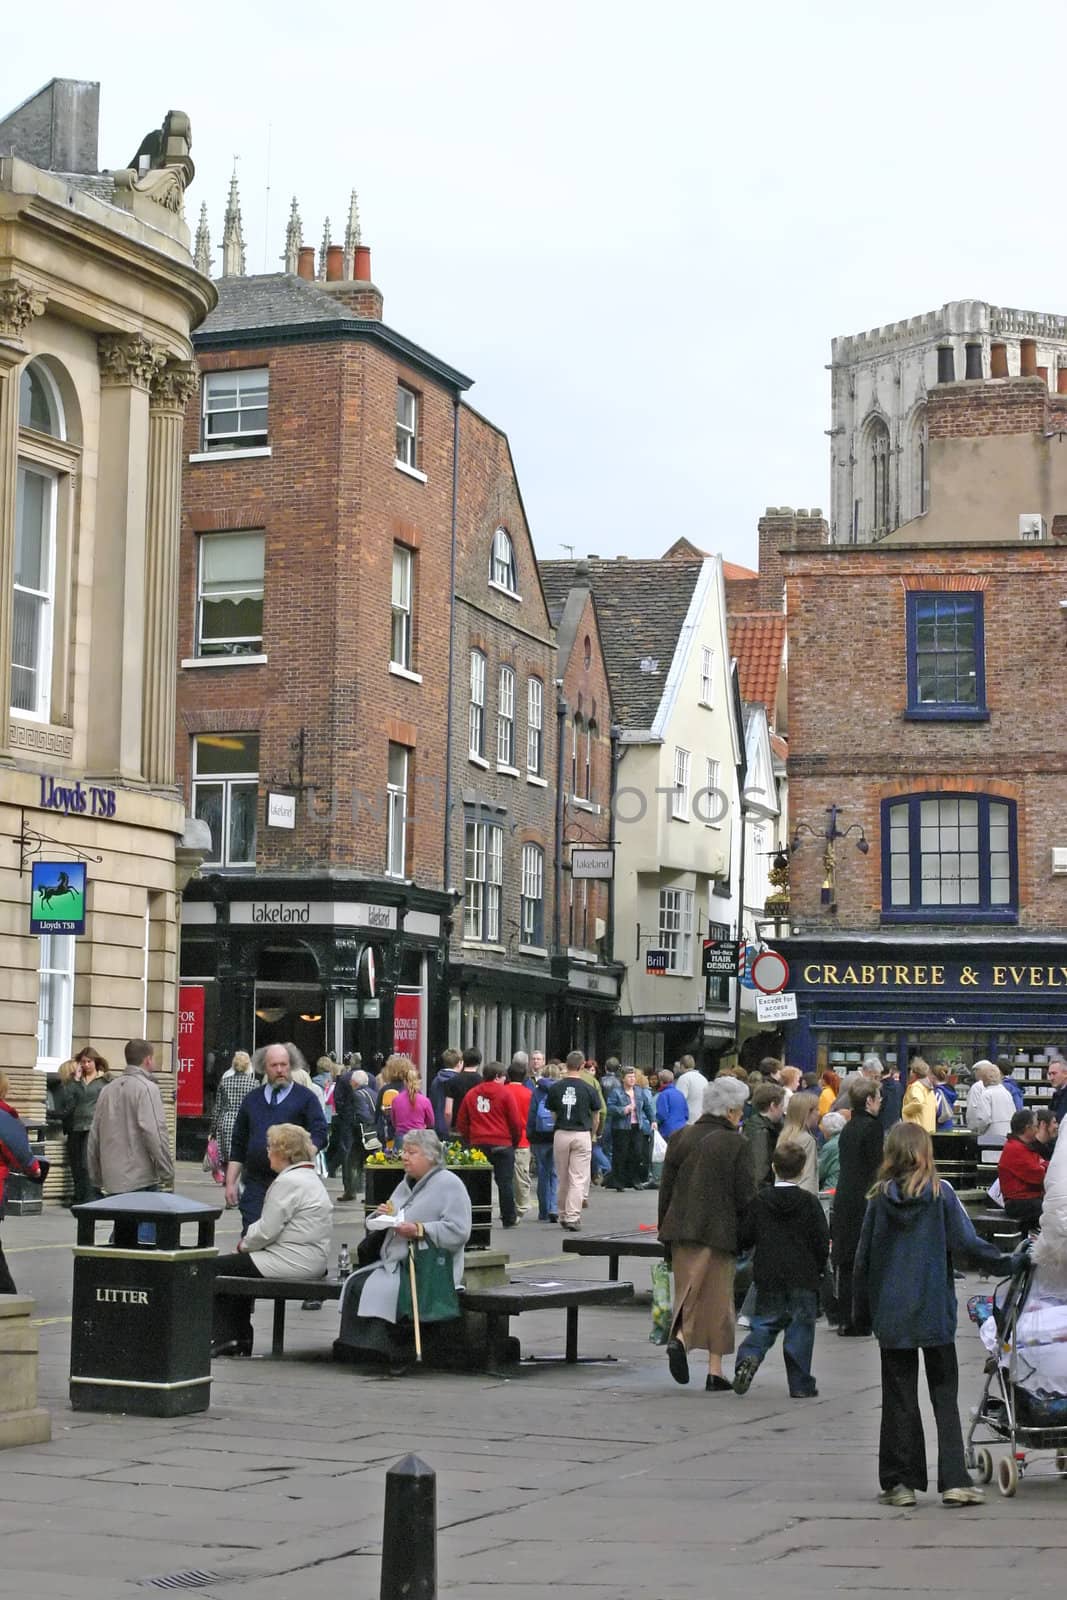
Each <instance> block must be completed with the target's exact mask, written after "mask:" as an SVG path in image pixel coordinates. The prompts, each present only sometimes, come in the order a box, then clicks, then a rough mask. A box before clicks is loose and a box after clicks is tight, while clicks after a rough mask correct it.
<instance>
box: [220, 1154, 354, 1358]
mask: <svg viewBox="0 0 1067 1600" xmlns="http://www.w3.org/2000/svg"><path fill="white" fill-rule="evenodd" d="M267 1159H268V1160H269V1162H270V1168H271V1171H272V1172H273V1173H274V1182H273V1183H272V1184H271V1186H270V1188H269V1189H268V1190H267V1193H266V1196H265V1198H264V1201H263V1211H262V1214H261V1215H260V1217H259V1220H258V1221H256V1222H253V1223H252V1225H251V1227H250V1228H249V1229H248V1231H247V1232H246V1233H245V1235H244V1237H243V1238H241V1239H239V1240H238V1241H237V1250H236V1253H235V1254H234V1255H232V1256H219V1257H218V1259H217V1260H216V1261H215V1262H213V1263H212V1265H213V1267H214V1271H215V1275H216V1277H229V1278H233V1277H237V1278H298V1279H304V1278H306V1279H307V1280H308V1282H309V1283H313V1282H314V1281H315V1280H316V1279H319V1278H324V1277H325V1276H326V1273H327V1271H328V1269H329V1264H330V1228H331V1225H332V1221H333V1206H332V1205H331V1203H330V1197H329V1195H328V1194H327V1193H326V1185H325V1184H324V1183H323V1181H322V1179H321V1178H320V1177H319V1176H318V1174H317V1173H316V1171H315V1146H314V1144H313V1142H312V1139H311V1135H310V1133H308V1131H307V1129H306V1128H300V1127H298V1126H297V1124H296V1123H295V1122H278V1123H275V1124H274V1126H273V1127H270V1128H268V1129H267ZM307 1303H308V1302H305V1304H307ZM316 1303H319V1304H321V1302H314V1301H313V1302H311V1304H316ZM252 1305H253V1302H252V1301H251V1300H248V1299H246V1298H245V1297H244V1296H243V1295H233V1296H230V1295H224V1294H217V1295H216V1296H215V1300H214V1322H213V1326H212V1343H211V1354H212V1356H222V1355H233V1356H250V1355H251V1354H252Z"/></svg>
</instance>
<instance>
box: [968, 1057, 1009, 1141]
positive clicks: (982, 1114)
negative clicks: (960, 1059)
mask: <svg viewBox="0 0 1067 1600" xmlns="http://www.w3.org/2000/svg"><path fill="white" fill-rule="evenodd" d="M1014 1115H1015V1101H1014V1100H1013V1099H1012V1097H1011V1095H1010V1094H1009V1093H1008V1091H1007V1089H1005V1087H1004V1079H1003V1077H1002V1076H1001V1072H1000V1068H999V1067H996V1066H994V1065H993V1063H992V1061H976V1062H975V1064H974V1082H973V1083H972V1085H971V1090H970V1093H969V1094H968V1096H967V1112H966V1121H967V1126H968V1128H970V1130H971V1132H972V1133H976V1134H977V1135H978V1137H979V1139H980V1140H981V1141H982V1142H983V1143H985V1144H997V1143H1000V1144H1003V1142H1004V1140H1005V1139H1006V1138H1007V1137H1008V1134H1009V1133H1010V1132H1011V1119H1012V1117H1013V1116H1014Z"/></svg>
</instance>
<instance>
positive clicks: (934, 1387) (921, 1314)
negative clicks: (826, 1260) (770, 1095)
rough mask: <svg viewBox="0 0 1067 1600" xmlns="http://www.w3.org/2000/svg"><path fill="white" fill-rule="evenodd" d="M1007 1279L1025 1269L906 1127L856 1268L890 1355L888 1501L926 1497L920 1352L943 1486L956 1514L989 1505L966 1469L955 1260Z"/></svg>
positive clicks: (885, 1172) (861, 1297)
mask: <svg viewBox="0 0 1067 1600" xmlns="http://www.w3.org/2000/svg"><path fill="white" fill-rule="evenodd" d="M954 1257H955V1258H957V1259H960V1258H969V1259H970V1260H972V1261H976V1262H978V1261H980V1262H982V1263H983V1264H984V1265H986V1266H988V1267H990V1268H991V1269H992V1270H993V1271H994V1272H1000V1273H1004V1274H1007V1273H1009V1272H1012V1271H1014V1270H1015V1268H1016V1267H1017V1266H1018V1265H1019V1264H1020V1261H1021V1258H1020V1259H1019V1260H1017V1259H1016V1257H1014V1256H1006V1255H1002V1254H1001V1252H1000V1251H999V1250H998V1249H997V1248H996V1247H995V1246H994V1245H991V1244H987V1243H986V1242H985V1240H984V1239H980V1238H979V1237H978V1235H977V1234H976V1233H975V1231H974V1228H973V1227H972V1225H971V1220H970V1218H969V1217H968V1216H967V1213H966V1212H965V1211H964V1209H963V1207H962V1206H961V1205H960V1202H959V1200H958V1199H957V1198H956V1195H955V1193H954V1191H953V1189H952V1187H951V1185H949V1184H947V1183H945V1182H943V1181H942V1180H941V1179H940V1178H939V1177H938V1175H937V1168H936V1167H935V1166H934V1152H933V1144H932V1143H931V1140H930V1135H929V1134H928V1133H927V1132H926V1131H925V1129H923V1128H921V1127H920V1126H919V1125H918V1123H914V1122H901V1123H898V1124H897V1125H896V1127H894V1128H892V1129H890V1131H889V1133H888V1134H887V1136H886V1141H885V1153H884V1158H883V1161H882V1167H881V1170H880V1172H879V1174H878V1181H877V1183H876V1184H875V1186H874V1188H873V1189H872V1190H871V1193H870V1199H869V1202H868V1205H867V1214H866V1216H865V1217H864V1221H863V1231H862V1233H861V1234H860V1242H859V1248H858V1250H857V1252H856V1263H855V1268H854V1294H855V1302H856V1316H857V1321H862V1322H866V1321H867V1320H868V1318H869V1321H870V1325H871V1326H873V1328H874V1333H875V1337H876V1338H877V1340H878V1343H879V1345H880V1346H881V1355H882V1428H881V1437H880V1439H879V1445H878V1477H879V1481H880V1483H881V1486H882V1493H881V1494H880V1495H879V1499H880V1500H882V1501H883V1502H884V1503H885V1504H887V1505H891V1506H913V1505H914V1504H915V1491H916V1490H917V1489H918V1490H925V1489H926V1485H927V1479H926V1441H925V1439H924V1438H923V1429H922V1420H921V1418H920V1415H919V1351H920V1350H921V1351H922V1353H923V1360H924V1362H925V1365H926V1382H927V1385H928V1387H929V1390H930V1401H931V1404H932V1406H933V1409H934V1418H935V1421H936V1423H937V1487H938V1492H939V1493H940V1495H941V1500H942V1503H943V1504H944V1505H946V1506H968V1505H980V1504H981V1502H982V1500H983V1498H984V1496H983V1494H982V1491H981V1489H976V1488H975V1487H974V1486H973V1484H972V1483H971V1478H970V1474H969V1473H968V1471H967V1466H966V1463H965V1461H964V1454H963V1430H962V1428H961V1427H960V1416H959V1403H958V1391H959V1368H958V1365H957V1362H956V1289H955V1283H954V1281H953V1276H952V1273H953V1258H954Z"/></svg>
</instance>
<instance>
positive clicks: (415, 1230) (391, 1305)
mask: <svg viewBox="0 0 1067 1600" xmlns="http://www.w3.org/2000/svg"><path fill="white" fill-rule="evenodd" d="M400 1158H401V1160H402V1161H403V1163H404V1177H403V1180H402V1181H401V1183H400V1184H399V1186H398V1187H397V1188H396V1189H394V1191H393V1194H392V1198H391V1199H390V1200H388V1201H387V1202H386V1204H385V1205H383V1206H379V1207H378V1208H377V1210H376V1211H375V1212H373V1213H372V1217H375V1216H380V1217H386V1216H399V1214H400V1213H401V1212H403V1214H404V1217H403V1221H402V1222H398V1223H397V1224H396V1226H395V1227H392V1228H385V1229H383V1230H382V1231H381V1232H380V1233H377V1234H375V1233H374V1232H370V1231H368V1233H367V1236H366V1239H365V1240H364V1241H363V1244H362V1245H361V1247H360V1259H361V1260H362V1259H365V1258H366V1255H367V1252H368V1248H375V1247H376V1240H377V1239H381V1240H382V1241H383V1242H382V1245H381V1254H380V1256H379V1258H378V1260H377V1261H376V1262H374V1264H373V1265H372V1266H365V1267H363V1268H362V1269H361V1270H359V1271H357V1272H354V1273H353V1274H352V1276H351V1277H350V1278H349V1280H348V1282H347V1284H346V1285H345V1291H344V1295H343V1296H342V1299H341V1334H340V1337H339V1338H338V1340H337V1341H336V1343H335V1344H334V1347H333V1348H334V1355H335V1356H337V1357H338V1358H339V1359H340V1360H349V1361H351V1360H363V1359H367V1358H370V1359H374V1358H375V1357H377V1358H379V1359H380V1358H381V1357H385V1358H386V1359H387V1360H389V1361H390V1362H392V1363H393V1364H394V1365H401V1364H402V1363H403V1362H404V1360H405V1358H406V1356H407V1354H408V1351H409V1349H410V1331H411V1326H412V1324H411V1323H410V1321H409V1318H408V1316H407V1315H406V1312H405V1310H404V1308H403V1307H402V1306H401V1305H400V1304H398V1303H399V1302H401V1283H402V1280H406V1279H407V1276H408V1271H409V1268H408V1252H409V1247H410V1245H411V1243H412V1241H413V1240H418V1241H425V1242H426V1243H427V1244H428V1245H429V1246H430V1247H431V1248H435V1249H436V1250H437V1251H438V1252H439V1253H443V1254H444V1255H445V1256H446V1257H448V1258H449V1259H450V1262H451V1269H452V1285H453V1287H454V1288H458V1287H459V1284H460V1283H461V1282H462V1279H463V1246H464V1245H465V1244H466V1243H467V1240H468V1239H469V1238H470V1233H471V1202H470V1196H469V1194H468V1193H467V1190H466V1188H465V1186H464V1185H463V1183H462V1182H461V1181H460V1179H459V1178H457V1177H456V1175H455V1173H454V1172H449V1171H448V1170H447V1169H446V1167H445V1164H444V1161H445V1152H444V1146H443V1145H442V1143H441V1141H440V1139H439V1138H438V1137H437V1135H436V1133H434V1132H433V1131H432V1130H431V1129H429V1128H417V1129H414V1130H413V1131H412V1132H411V1133H408V1134H406V1135H405V1136H404V1143H403V1146H402V1147H401V1152H400ZM372 1241H374V1243H372ZM405 1299H406V1296H405ZM428 1312H429V1314H427V1313H428ZM452 1314H453V1315H457V1314H458V1312H457V1311H453V1312H452ZM436 1315H437V1314H435V1313H433V1312H430V1311H429V1308H428V1307H427V1308H425V1309H424V1308H423V1306H422V1305H421V1303H420V1318H421V1320H424V1321H429V1320H431V1319H432V1318H434V1317H435V1316H436Z"/></svg>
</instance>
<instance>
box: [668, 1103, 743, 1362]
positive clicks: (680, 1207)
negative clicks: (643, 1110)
mask: <svg viewBox="0 0 1067 1600" xmlns="http://www.w3.org/2000/svg"><path fill="white" fill-rule="evenodd" d="M747 1099H748V1088H747V1086H746V1085H745V1084H743V1083H739V1082H738V1080H737V1079H736V1078H728V1077H721V1078H716V1079H715V1080H714V1082H713V1083H709V1084H707V1085H706V1087H705V1090H704V1112H703V1115H702V1116H701V1117H700V1118H699V1119H698V1120H697V1121H696V1122H695V1123H693V1124H692V1126H691V1127H688V1128H683V1129H682V1131H681V1133H677V1134H675V1136H674V1138H673V1139H672V1140H671V1142H670V1144H669V1145H668V1146H667V1155H666V1158H665V1160H664V1163H663V1176H662V1177H661V1179H660V1186H659V1236H660V1239H661V1240H662V1241H663V1243H664V1244H665V1245H666V1246H667V1249H668V1251H669V1253H670V1258H671V1266H672V1270H673V1273H674V1313H673V1319H672V1322H671V1334H670V1338H669V1339H668V1341H667V1361H668V1364H669V1366H670V1372H671V1377H672V1378H673V1379H674V1381H675V1382H676V1383H688V1382H689V1352H690V1351H691V1350H706V1351H707V1352H708V1376H707V1381H706V1383H705V1388H706V1389H707V1390H709V1391H710V1392H711V1393H716V1392H718V1391H720V1390H724V1389H729V1388H730V1384H729V1383H728V1382H727V1380H726V1378H724V1377H723V1371H722V1358H723V1356H727V1355H731V1354H732V1353H733V1348H734V1263H735V1260H736V1256H737V1246H738V1235H739V1229H740V1222H741V1218H742V1217H743V1216H744V1215H745V1213H746V1212H747V1211H748V1208H749V1206H750V1205H751V1204H752V1201H753V1200H754V1199H755V1195H756V1179H755V1174H754V1171H753V1167H752V1147H751V1146H750V1145H749V1143H748V1142H747V1140H745V1139H743V1138H742V1137H741V1134H740V1132H739V1129H740V1126H741V1115H742V1112H743V1110H744V1106H745V1101H746V1100H747Z"/></svg>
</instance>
